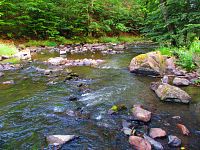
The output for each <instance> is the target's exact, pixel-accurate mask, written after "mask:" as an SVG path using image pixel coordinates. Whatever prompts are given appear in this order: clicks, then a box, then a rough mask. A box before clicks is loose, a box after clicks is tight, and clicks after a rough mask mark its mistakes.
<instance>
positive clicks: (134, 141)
mask: <svg viewBox="0 0 200 150" xmlns="http://www.w3.org/2000/svg"><path fill="white" fill-rule="evenodd" d="M129 143H130V144H131V145H133V146H134V147H135V148H136V149H137V150H151V144H150V143H149V142H148V141H147V140H145V139H143V138H141V137H139V136H130V137H129Z"/></svg>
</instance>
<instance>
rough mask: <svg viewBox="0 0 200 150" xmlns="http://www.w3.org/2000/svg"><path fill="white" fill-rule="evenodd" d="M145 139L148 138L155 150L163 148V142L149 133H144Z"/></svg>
mask: <svg viewBox="0 0 200 150" xmlns="http://www.w3.org/2000/svg"><path fill="white" fill-rule="evenodd" d="M144 139H145V140H147V141H148V142H149V143H150V144H151V145H152V146H153V148H154V149H155V150H163V149H164V148H163V146H162V144H161V143H159V142H157V141H155V140H154V139H152V138H150V137H149V136H147V135H144Z"/></svg>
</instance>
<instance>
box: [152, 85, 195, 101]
mask: <svg viewBox="0 0 200 150" xmlns="http://www.w3.org/2000/svg"><path fill="white" fill-rule="evenodd" d="M151 89H152V90H153V91H155V93H156V94H157V96H158V97H159V98H160V99H161V100H162V101H166V102H176V103H186V104H188V103H189V102H190V100H191V97H190V96H189V95H188V94H187V93H186V92H185V91H183V90H182V89H180V88H178V87H175V86H172V85H169V84H163V83H159V82H152V83H151Z"/></svg>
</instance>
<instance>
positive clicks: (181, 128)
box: [177, 124, 190, 135]
mask: <svg viewBox="0 0 200 150" xmlns="http://www.w3.org/2000/svg"><path fill="white" fill-rule="evenodd" d="M177 127H178V128H179V129H180V130H181V132H182V133H183V134H184V135H189V133H190V131H189V130H188V129H187V128H186V126H185V125H183V124H177Z"/></svg>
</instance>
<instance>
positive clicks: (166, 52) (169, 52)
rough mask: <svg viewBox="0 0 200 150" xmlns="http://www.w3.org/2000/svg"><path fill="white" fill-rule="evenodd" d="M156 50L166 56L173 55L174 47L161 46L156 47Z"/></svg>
mask: <svg viewBox="0 0 200 150" xmlns="http://www.w3.org/2000/svg"><path fill="white" fill-rule="evenodd" d="M156 51H160V53H161V54H162V55H166V56H172V53H173V50H172V48H169V47H160V48H158V49H156Z"/></svg>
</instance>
